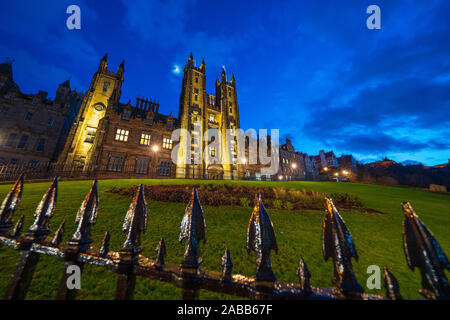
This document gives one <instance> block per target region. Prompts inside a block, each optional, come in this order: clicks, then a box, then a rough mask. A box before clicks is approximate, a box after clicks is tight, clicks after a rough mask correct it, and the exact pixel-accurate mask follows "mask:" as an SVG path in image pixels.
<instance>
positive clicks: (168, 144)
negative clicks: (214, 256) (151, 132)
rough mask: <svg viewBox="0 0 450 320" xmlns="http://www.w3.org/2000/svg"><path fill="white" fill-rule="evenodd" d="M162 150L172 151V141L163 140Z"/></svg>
mask: <svg viewBox="0 0 450 320" xmlns="http://www.w3.org/2000/svg"><path fill="white" fill-rule="evenodd" d="M163 148H164V149H172V139H169V138H163Z"/></svg>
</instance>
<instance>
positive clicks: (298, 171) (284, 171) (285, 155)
mask: <svg viewBox="0 0 450 320" xmlns="http://www.w3.org/2000/svg"><path fill="white" fill-rule="evenodd" d="M278 174H279V175H280V176H281V177H282V179H283V180H304V179H305V175H306V172H305V162H304V158H303V156H302V154H301V153H299V152H295V149H294V146H293V145H292V143H291V140H290V139H286V143H285V144H282V145H281V146H280V170H279V173H278Z"/></svg>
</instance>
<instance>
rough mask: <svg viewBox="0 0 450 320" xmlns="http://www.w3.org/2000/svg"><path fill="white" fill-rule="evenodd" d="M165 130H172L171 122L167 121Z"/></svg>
mask: <svg viewBox="0 0 450 320" xmlns="http://www.w3.org/2000/svg"><path fill="white" fill-rule="evenodd" d="M167 130H173V121H170V120H169V121H167Z"/></svg>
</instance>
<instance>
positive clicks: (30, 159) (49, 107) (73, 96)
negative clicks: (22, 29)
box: [0, 62, 83, 170]
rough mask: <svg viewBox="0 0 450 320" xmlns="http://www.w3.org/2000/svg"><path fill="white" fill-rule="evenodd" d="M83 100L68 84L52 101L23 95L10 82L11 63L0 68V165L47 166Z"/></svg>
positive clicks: (43, 94)
mask: <svg viewBox="0 0 450 320" xmlns="http://www.w3.org/2000/svg"><path fill="white" fill-rule="evenodd" d="M82 97H83V95H82V93H77V92H76V90H71V89H70V82H69V80H68V81H65V82H64V83H62V84H60V85H59V87H58V89H57V91H56V98H55V99H54V100H50V99H48V98H47V92H44V91H39V92H38V93H37V94H24V93H22V92H21V90H20V89H19V86H18V85H17V84H16V83H15V82H14V80H13V72H12V63H11V62H6V63H3V64H0V119H1V121H0V132H1V134H0V165H9V166H8V167H7V168H8V170H10V169H12V168H14V167H17V168H18V169H20V170H22V169H23V168H27V167H30V168H37V167H42V166H48V165H49V163H50V162H51V161H54V160H55V158H56V157H57V155H58V154H59V152H60V151H61V149H62V146H63V145H64V141H65V139H66V137H67V134H68V132H69V129H70V127H71V124H72V122H73V120H74V115H76V114H77V113H78V109H79V108H80V104H81V99H82ZM3 168H6V167H3Z"/></svg>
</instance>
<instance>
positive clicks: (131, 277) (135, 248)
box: [115, 184, 147, 300]
mask: <svg viewBox="0 0 450 320" xmlns="http://www.w3.org/2000/svg"><path fill="white" fill-rule="evenodd" d="M146 228H147V204H146V203H145V197H144V185H142V184H141V185H140V186H139V188H138V190H137V192H136V195H135V197H134V199H133V202H132V203H131V204H130V207H129V208H128V211H127V214H126V216H125V220H124V222H123V227H122V230H123V231H124V232H128V234H127V238H126V240H125V242H124V244H123V247H122V250H121V251H120V252H119V255H120V262H119V267H118V270H117V272H118V274H119V277H118V279H117V287H116V296H115V298H116V300H131V299H133V295H134V286H135V284H136V275H135V274H134V265H135V264H136V263H137V261H138V258H139V253H140V252H141V251H142V248H141V247H140V242H141V241H140V238H141V233H145V230H146Z"/></svg>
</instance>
